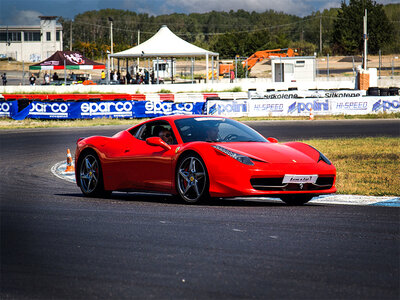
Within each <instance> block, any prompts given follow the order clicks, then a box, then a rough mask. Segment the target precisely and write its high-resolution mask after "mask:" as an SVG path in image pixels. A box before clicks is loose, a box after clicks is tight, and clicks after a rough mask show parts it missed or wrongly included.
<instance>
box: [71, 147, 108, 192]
mask: <svg viewBox="0 0 400 300" xmlns="http://www.w3.org/2000/svg"><path fill="white" fill-rule="evenodd" d="M78 161H79V163H78V171H79V178H78V180H79V187H80V189H81V191H82V193H83V194H84V195H85V196H87V197H108V196H110V195H111V192H110V191H105V190H104V184H103V172H102V169H101V164H100V160H99V158H98V156H97V155H96V154H95V153H94V152H92V151H88V152H85V153H84V154H83V156H82V157H81V158H79V160H78Z"/></svg>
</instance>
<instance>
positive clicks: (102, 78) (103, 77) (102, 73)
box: [100, 70, 106, 80]
mask: <svg viewBox="0 0 400 300" xmlns="http://www.w3.org/2000/svg"><path fill="white" fill-rule="evenodd" d="M100 76H101V80H106V73H105V72H104V70H103V71H101V75H100Z"/></svg>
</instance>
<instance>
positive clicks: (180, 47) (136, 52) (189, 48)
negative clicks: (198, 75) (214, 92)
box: [108, 25, 219, 78]
mask: <svg viewBox="0 0 400 300" xmlns="http://www.w3.org/2000/svg"><path fill="white" fill-rule="evenodd" d="M199 56H205V58H206V78H208V76H207V74H208V58H209V56H211V57H212V58H214V57H218V56H219V54H218V53H215V52H211V51H208V50H205V49H202V48H200V47H197V46H195V45H192V44H190V43H188V42H186V41H185V40H183V39H181V38H180V37H178V36H176V35H175V34H174V33H173V32H172V31H171V30H169V28H168V27H167V26H166V25H163V26H162V27H161V28H160V30H159V31H158V32H157V33H156V34H155V35H153V36H152V37H151V38H150V39H148V40H147V41H145V42H144V43H142V44H140V45H138V46H136V47H133V48H130V49H127V50H124V51H121V52H118V53H114V54H109V55H108V57H109V58H134V57H138V58H145V57H147V58H148V57H155V58H158V57H164V58H165V57H168V58H172V57H199ZM213 60H214V59H213ZM213 68H214V64H213ZM212 73H214V70H213V72H212Z"/></svg>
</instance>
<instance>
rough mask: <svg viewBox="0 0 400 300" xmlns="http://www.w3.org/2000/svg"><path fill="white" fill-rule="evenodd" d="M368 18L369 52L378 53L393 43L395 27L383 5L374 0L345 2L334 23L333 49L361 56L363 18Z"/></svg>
mask: <svg viewBox="0 0 400 300" xmlns="http://www.w3.org/2000/svg"><path fill="white" fill-rule="evenodd" d="M365 9H367V16H368V52H369V53H372V54H376V53H378V51H379V49H381V48H382V47H383V46H384V45H385V44H387V43H391V42H392V40H393V38H394V36H393V33H394V32H393V26H392V24H391V23H390V22H389V19H388V17H387V16H386V14H385V12H384V10H383V5H381V4H377V3H376V2H375V1H372V0H350V2H349V4H346V3H345V2H344V1H343V2H342V4H341V9H340V10H339V12H338V17H337V19H336V21H335V23H334V25H335V29H334V32H333V44H334V45H333V47H334V50H335V52H336V53H338V54H345V55H350V54H360V53H361V52H362V50H363V45H364V40H363V17H364V13H365Z"/></svg>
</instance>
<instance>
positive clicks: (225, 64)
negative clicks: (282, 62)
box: [219, 48, 299, 76]
mask: <svg viewBox="0 0 400 300" xmlns="http://www.w3.org/2000/svg"><path fill="white" fill-rule="evenodd" d="M296 55H299V54H298V53H297V49H292V48H283V49H273V50H262V51H257V52H255V53H254V54H252V55H251V56H250V57H249V58H247V59H246V60H244V61H242V65H243V68H245V67H246V62H247V70H250V69H251V68H252V67H254V65H255V64H256V63H258V62H260V61H262V60H264V59H266V58H270V57H293V56H296ZM231 70H234V63H233V60H225V61H221V62H220V63H219V75H220V76H223V75H225V76H227V75H228V76H229V72H230V71H231Z"/></svg>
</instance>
